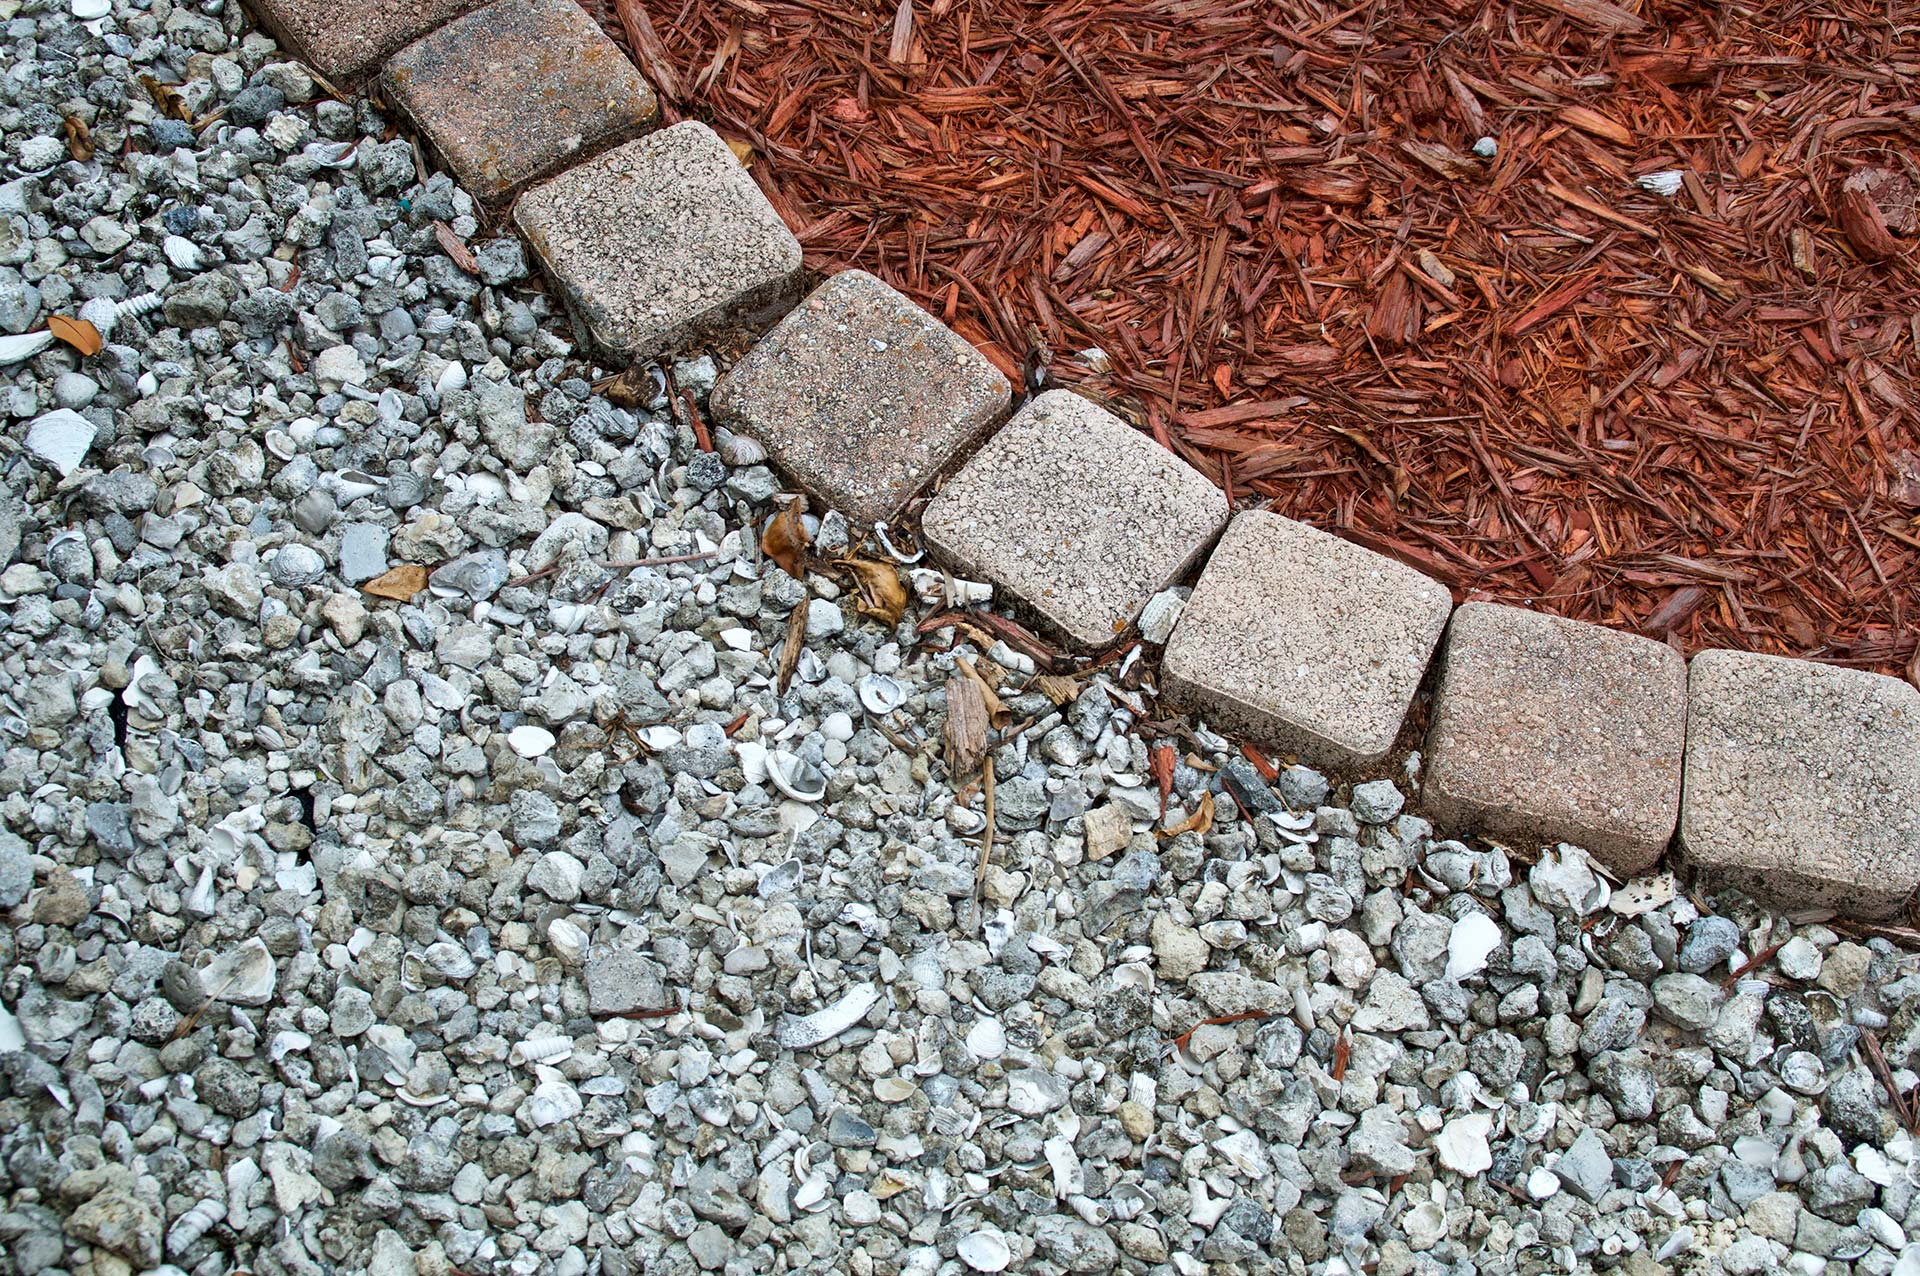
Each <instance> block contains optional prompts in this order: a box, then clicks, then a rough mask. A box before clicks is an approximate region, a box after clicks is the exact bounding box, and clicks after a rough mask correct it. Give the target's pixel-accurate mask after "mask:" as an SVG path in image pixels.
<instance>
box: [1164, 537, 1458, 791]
mask: <svg viewBox="0 0 1920 1276" xmlns="http://www.w3.org/2000/svg"><path fill="white" fill-rule="evenodd" d="M1452 607H1453V597H1452V595H1451V594H1449V593H1448V592H1447V589H1446V586H1444V585H1442V584H1440V583H1439V582H1438V581H1434V580H1429V579H1428V578H1427V577H1425V576H1423V575H1421V574H1420V573H1419V572H1417V571H1415V570H1414V569H1413V568H1411V567H1408V566H1406V565H1405V564H1404V563H1399V562H1395V561H1394V560H1393V559H1391V558H1387V557H1385V556H1384V555H1381V554H1376V553H1374V552H1373V551H1372V550H1369V549H1364V548H1362V547H1361V546H1358V545H1355V544H1353V543H1351V542H1349V541H1344V540H1341V539H1340V538H1339V537H1337V536H1334V535H1331V534H1330V533H1327V532H1323V531H1320V530H1319V529H1318V528H1314V527H1309V526H1307V525H1306V524H1305V523H1299V522H1295V521H1294V520H1292V519H1290V518H1282V517H1281V516H1280V515H1278V514H1272V513H1268V512H1266V511H1264V510H1248V511H1246V512H1244V513H1242V514H1239V515H1236V516H1235V517H1234V520H1233V523H1232V525H1231V526H1229V527H1228V528H1227V532H1226V535H1224V536H1222V537H1221V538H1220V544H1219V546H1218V547H1217V548H1215V550H1214V552H1213V557H1212V558H1211V559H1209V560H1208V562H1207V566H1206V570H1205V571H1203V572H1202V573H1201V574H1200V581H1199V583H1198V584H1197V585H1196V586H1194V591H1193V597H1192V599H1190V600H1189V601H1188V603H1187V606H1186V610H1185V611H1184V612H1182V613H1181V616H1180V623H1179V624H1178V625H1177V626H1176V627H1175V628H1174V631H1173V635H1172V637H1171V638H1169V639H1168V640H1167V651H1166V657H1165V659H1164V660H1163V661H1162V662H1161V666H1160V680H1161V690H1162V693H1163V694H1164V695H1166V696H1167V697H1168V699H1169V700H1171V701H1172V702H1173V703H1175V704H1178V705H1181V706H1183V707H1186V708H1190V709H1194V710H1197V711H1199V712H1201V713H1202V714H1204V715H1206V716H1207V717H1208V718H1210V719H1211V720H1213V721H1214V722H1216V723H1218V724H1221V725H1224V726H1226V727H1227V728H1228V729H1229V730H1232V731H1236V732H1239V733H1242V734H1244V735H1247V736H1250V737H1252V738H1253V739H1255V740H1259V741H1261V742H1262V743H1266V744H1271V745H1275V746H1277V747H1279V748H1280V749H1282V750H1285V751H1287V752H1290V753H1295V754H1298V755H1299V756H1300V757H1301V758H1302V759H1304V760H1306V761H1308V762H1310V763H1312V764H1314V765H1316V766H1327V767H1334V768H1340V769H1345V768H1350V767H1367V766H1372V765H1374V764H1375V763H1377V762H1379V761H1380V760H1381V759H1382V758H1384V757H1385V756H1386V755H1387V752H1388V751H1389V750H1390V749H1392V748H1393V742H1394V738H1395V737H1396V736H1397V735H1398V734H1399V732H1400V725H1401V723H1402V722H1403V721H1404V720H1405V719H1406V716H1407V709H1408V708H1409V706H1411V705H1412V703H1413V697H1414V693H1415V692H1416V691H1418V690H1419V689H1420V682H1421V680H1422V678H1424V677H1425V675H1426V669H1427V660H1428V657H1429V656H1431V655H1432V653H1433V647H1434V644H1435V643H1436V642H1438V641H1439V639H1440V632H1441V630H1442V629H1444V628H1445V627H1446V623H1447V614H1448V612H1449V611H1451V610H1452Z"/></svg>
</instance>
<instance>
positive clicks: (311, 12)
mask: <svg viewBox="0 0 1920 1276" xmlns="http://www.w3.org/2000/svg"><path fill="white" fill-rule="evenodd" d="M483 2H484V0H247V8H248V9H249V10H251V11H252V13H253V16H254V17H255V18H256V19H258V20H259V23H260V25H261V26H263V27H265V28H266V29H267V30H268V31H269V32H270V33H272V35H273V38H274V39H276V40H278V41H279V42H280V44H281V46H282V47H284V48H285V49H286V50H287V52H289V53H291V54H292V55H293V56H294V57H296V58H298V59H300V61H302V62H304V63H306V64H307V65H308V66H310V67H312V68H313V69H314V70H316V71H318V72H319V73H320V74H322V75H324V76H326V77H327V79H329V80H331V81H332V82H333V85H334V87H335V88H339V89H352V88H354V87H355V86H357V85H358V84H359V83H360V82H361V81H362V80H364V79H366V78H367V77H368V76H369V75H371V74H373V72H375V71H376V70H378V69H379V67H380V63H381V62H383V61H385V60H386V59H387V58H388V57H391V56H392V55H393V54H394V53H396V52H398V51H399V49H400V47H401V46H402V45H404V44H406V43H407V42H408V41H409V40H413V39H415V38H417V37H419V36H422V35H425V34H426V33H427V32H429V31H431V30H433V29H434V28H435V27H437V26H439V25H440V24H441V23H443V22H445V21H447V20H448V19H449V18H457V17H459V16H460V15H461V14H463V13H465V12H466V11H467V10H469V9H476V8H478V7H479V6H480V5H481V4H482V3H483Z"/></svg>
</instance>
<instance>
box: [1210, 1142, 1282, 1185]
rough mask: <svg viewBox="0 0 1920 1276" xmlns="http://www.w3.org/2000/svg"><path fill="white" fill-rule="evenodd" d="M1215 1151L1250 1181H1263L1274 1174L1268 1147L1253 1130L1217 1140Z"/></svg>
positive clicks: (1214, 1146) (1214, 1144) (1214, 1145)
mask: <svg viewBox="0 0 1920 1276" xmlns="http://www.w3.org/2000/svg"><path fill="white" fill-rule="evenodd" d="M1213 1150H1214V1151H1216V1152H1218V1153H1219V1154H1220V1155H1221V1156H1224V1157H1226V1158H1227V1162H1228V1164H1230V1165H1232V1166H1233V1168H1234V1169H1236V1170H1239V1171H1240V1172H1241V1173H1242V1174H1244V1175H1246V1176H1247V1177H1248V1178H1250V1179H1263V1178H1265V1177H1267V1175H1268V1174H1269V1173H1271V1172H1272V1167H1271V1165H1270V1164H1269V1163H1268V1161H1267V1149H1266V1146H1265V1145H1264V1144H1262V1143H1261V1142H1260V1136H1259V1135H1257V1134H1255V1133H1254V1132H1253V1131H1252V1130H1236V1131H1234V1132H1233V1133H1232V1134H1229V1135H1227V1136H1226V1137H1225V1138H1223V1139H1215V1140H1214V1141H1213Z"/></svg>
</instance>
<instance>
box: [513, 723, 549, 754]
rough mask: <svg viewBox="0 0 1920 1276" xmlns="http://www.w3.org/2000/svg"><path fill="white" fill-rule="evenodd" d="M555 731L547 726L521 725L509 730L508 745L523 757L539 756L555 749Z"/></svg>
mask: <svg viewBox="0 0 1920 1276" xmlns="http://www.w3.org/2000/svg"><path fill="white" fill-rule="evenodd" d="M554 744H555V740H554V736H553V732H551V731H549V730H547V729H546V728H545V727H536V726H520V727H515V728H514V729H513V730H511V731H509V732H507V745H508V746H509V747H510V748H511V749H512V750H513V751H514V752H515V753H517V754H519V755H520V756H521V757H523V758H538V757H542V756H544V755H546V754H548V753H551V752H552V751H553V746H554Z"/></svg>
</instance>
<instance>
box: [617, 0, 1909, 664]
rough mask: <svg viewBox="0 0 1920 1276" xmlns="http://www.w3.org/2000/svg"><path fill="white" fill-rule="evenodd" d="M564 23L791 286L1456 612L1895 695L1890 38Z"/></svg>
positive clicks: (1544, 26)
mask: <svg viewBox="0 0 1920 1276" xmlns="http://www.w3.org/2000/svg"><path fill="white" fill-rule="evenodd" d="M580 3H581V4H583V5H584V6H585V7H586V8H587V10H588V11H589V12H590V13H592V14H593V15H594V16H595V17H596V18H597V19H598V20H599V21H600V22H601V23H602V25H603V26H604V27H605V28H606V29H607V31H608V32H609V33H610V34H612V35H613V36H614V38H615V39H616V40H618V41H619V42H620V43H621V44H622V45H623V47H625V48H627V50H628V51H629V53H630V54H632V55H633V57H634V59H635V61H636V62H637V63H638V65H639V66H640V67H641V68H642V70H643V71H645V72H646V73H647V74H648V76H649V78H650V79H651V80H652V81H653V83H654V84H655V85H656V87H657V88H658V89H659V90H660V92H661V97H662V99H663V102H664V103H665V106H666V109H667V111H668V113H669V117H670V118H672V119H679V118H697V119H703V120H705V121H707V122H709V123H710V124H712V125H713V126H714V127H715V128H716V129H717V130H718V131H719V132H720V133H722V135H724V136H726V137H727V138H729V139H730V140H734V141H737V142H739V143H743V144H744V146H745V147H750V148H751V153H750V156H749V163H750V166H751V168H752V171H753V172H754V174H755V176H756V177H757V179H758V180H759V182H760V184H761V186H762V188H763V189H764V190H765V191H766V192H767V195H768V197H769V198H770V199H771V200H772V201H773V203H774V205H775V206H776V207H777V208H778V209H779V210H780V212H781V213H782V215H783V216H785V217H786V218H787V220H788V222H789V224H790V225H792V226H793V227H794V228H795V230H796V232H797V233H798V234H799V236H800V239H801V242H802V243H803V244H804V245H805V247H806V250H807V254H808V260H809V262H810V264H812V265H814V266H817V267H819V268H820V269H822V270H835V269H839V268H843V267H847V266H859V267H861V268H864V269H867V270H870V271H873V272H874V273H875V274H877V275H879V276H881V277H882V278H884V279H886V280H887V281H888V282H889V283H891V284H892V285H893V286H895V287H896V288H899V289H900V290H901V291H903V292H905V293H907V294H908V295H910V296H912V297H913V298H915V299H916V300H917V301H919V302H920V303H921V304H923V305H925V306H927V307H928V308H929V309H931V310H932V311H933V312H934V313H936V314H938V315H940V316H942V317H943V318H945V319H946V320H947V321H948V322H949V323H950V324H952V325H953V326H954V327H955V328H956V329H957V330H958V331H959V332H961V333H962V334H963V335H965V336H966V337H967V338H968V339H969V340H971V341H973V342H974V343H975V344H976V345H978V346H979V347H980V348H981V349H982V350H984V351H985V352H986V353H987V354H988V355H989V357H991V358H993V359H994V360H995V362H997V363H998V364H999V365H1000V366H1001V367H1002V368H1003V369H1004V370H1005V371H1007V373H1008V374H1009V375H1010V376H1013V377H1015V378H1016V379H1017V378H1020V377H1021V376H1023V375H1024V374H1026V373H1027V372H1030V371H1032V370H1033V369H1034V368H1035V367H1036V366H1038V365H1040V364H1042V363H1044V362H1045V361H1046V360H1047V359H1049V358H1050V359H1051V363H1050V371H1051V374H1052V376H1053V378H1054V379H1055V380H1057V381H1059V382H1062V383H1065V384H1070V385H1077V386H1078V387H1079V388H1080V389H1082V390H1083V391H1085V392H1087V393H1090V394H1093V395H1095V396H1097V397H1101V398H1103V399H1105V400H1107V401H1108V402H1109V403H1110V405H1111V406H1113V407H1115V408H1116V410H1119V411H1121V412H1123V413H1124V414H1127V415H1130V416H1131V417H1132V418H1133V419H1134V420H1135V421H1136V422H1138V423H1139V425H1140V426H1141V427H1142V428H1143V429H1147V430H1150V431H1151V432H1152V433H1153V435H1154V436H1155V437H1156V438H1157V439H1159V440H1160V441H1161V442H1162V443H1163V444H1165V445H1166V446H1168V447H1171V448H1173V449H1175V450H1176V451H1178V452H1179V453H1180V454H1181V455H1183V456H1185V457H1186V458H1187V459H1188V460H1190V461H1191V462H1193V464H1195V465H1196V466H1198V467H1199V468H1200V469H1202V470H1203V471H1204V472H1205V473H1207V474H1208V475H1209V476H1211V477H1212V478H1213V479H1214V480H1215V481H1216V482H1218V483H1219V484H1220V485H1221V486H1222V487H1223V488H1225V489H1226V490H1227V491H1228V493H1229V494H1230V495H1231V496H1232V497H1233V498H1234V499H1235V500H1237V501H1243V502H1244V501H1254V500H1270V501H1271V502H1272V506H1273V508H1275V509H1276V510H1278V511H1280V512H1282V513H1286V514H1289V515H1292V516H1294V517H1298V518H1301V519H1304V520H1306V521H1308V522H1311V523H1314V524H1317V525H1319V526H1323V527H1327V528H1331V529H1334V530H1337V531H1339V532H1340V533H1341V534H1343V535H1345V536H1347V537H1349V538H1351V539H1354V540H1356V541H1359V542H1360V543H1362V544H1366V545H1369V546H1372V547H1374V548H1376V549H1378V550H1381V551H1383V552H1385V553H1387V554H1390V555H1392V556H1394V557H1396V558H1399V559H1402V560H1404V561H1406V562H1409V563H1411V564H1414V565H1415V566H1417V567H1419V568H1421V569H1422V570H1425V571H1427V572H1429V573H1430V574H1432V575H1434V576H1436V577H1438V578H1439V579H1441V580H1443V581H1445V582H1446V583H1447V584H1449V585H1450V586H1452V587H1453V589H1454V590H1455V592H1456V594H1457V595H1458V596H1460V597H1463V598H1464V597H1469V596H1471V597H1485V598H1495V599H1500V600H1503V601H1510V602H1521V603H1529V604H1532V605H1536V606H1539V607H1542V608H1545V609H1548V610H1552V611H1555V612H1558V613H1560V614H1563V615H1568V616H1574V617H1579V618H1582V619H1588V620H1595V621H1600V622H1603V623H1606V624H1610V625H1614V626H1618V627H1624V628H1629V629H1634V630H1638V631H1640V632H1642V633H1646V634H1649V635H1652V636H1655V637H1660V638H1666V639H1669V640H1671V641H1674V642H1676V643H1678V644H1679V645H1681V646H1682V647H1683V648H1685V649H1688V650H1692V649H1695V648H1698V647H1702V646H1733V647H1741V648H1749V649H1755V650H1762V651H1774V652H1782V653H1790V654H1797V655H1805V656H1812V657H1816V658H1819V659H1824V660H1831V661H1836V662H1840V663H1846V664H1851V665H1857V666H1861V667H1865V668H1871V669H1878V670H1881V671H1884V672H1889V673H1901V672H1905V671H1907V666H1908V664H1909V662H1910V661H1920V655H1917V654H1916V630H1915V625H1914V619H1913V618H1914V614H1915V612H1916V610H1920V420H1917V418H1916V413H1917V412H1920V384H1916V382H1915V377H1914V374H1915V370H1916V357H1915V344H1916V341H1920V288H1917V287H1916V283H1917V282H1920V274H1917V273H1916V268H1915V260H1914V256H1915V246H1916V244H1917V243H1920V240H1917V239H1916V238H1915V235H1916V231H1917V230H1920V225H1917V224H1916V222H1917V221H1920V218H1917V217H1916V212H1915V202H1916V195H1915V191H1916V185H1915V183H1916V177H1917V176H1920V173H1917V171H1916V165H1915V163H1914V155H1915V147H1916V139H1917V138H1920V107H1916V106H1915V105H1914V103H1915V102H1916V100H1917V99H1916V95H1915V81H1916V77H1920V24H1916V23H1914V22H1911V21H1903V20H1902V19H1901V16H1900V15H1901V12H1902V10H1901V9H1900V7H1899V6H1892V7H1888V6H1884V5H1882V6H1873V5H1868V4H1865V3H1861V2H1860V0H1833V2H1829V3H1819V4H1811V3H1792V2H1790V0H1760V2H1759V3H1757V4H1754V5H1750V6H1732V5H1726V6H1709V5H1698V4H1694V3H1691V2H1688V3H1677V2H1675V3H1668V2H1665V0H1660V2H1655V3H1643V4H1639V5H1637V6H1636V5H1628V6H1626V7H1619V6H1616V5H1614V4H1611V3H1607V2H1606V0H1527V2H1524V3H1489V2H1482V0H1461V2H1459V3H1452V2H1450V0H1424V2H1423V3H1415V4H1406V3H1398V4H1396V3H1386V2H1381V3H1361V4H1358V5H1354V6H1351V7H1348V6H1344V5H1338V4H1316V3H1311V2H1309V0H1161V2H1158V3H1097V2H1095V0H1061V2H1057V3H1042V2H1038V0H1034V2H1023V0H918V2H917V3H916V2H915V0H899V3H898V5H897V7H896V6H895V5H892V4H885V5H859V4H847V3H830V2H827V0H580ZM1482 138H1491V139H1493V141H1494V143H1496V144H1497V148H1498V149H1497V152H1496V153H1495V154H1493V155H1492V156H1491V157H1490V158H1483V157H1482V156H1480V155H1477V154H1476V153H1475V144H1476V142H1477V141H1479V140H1480V139H1482ZM1483 149H1486V148H1485V146H1484V144H1483ZM1911 676H1914V677H1915V678H1916V680H1917V681H1920V669H1915V670H1913V671H1912V674H1911Z"/></svg>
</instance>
